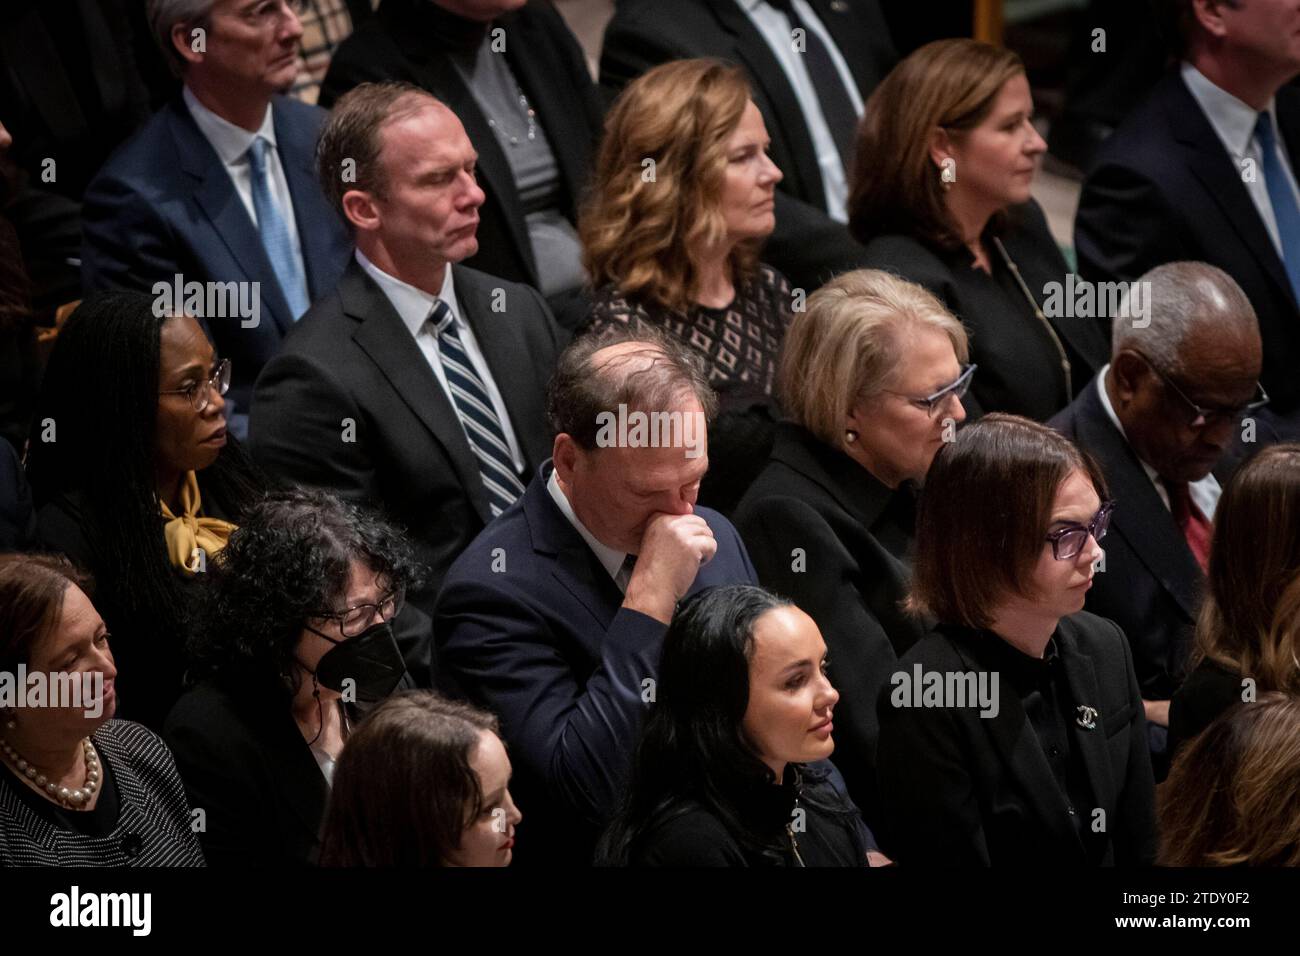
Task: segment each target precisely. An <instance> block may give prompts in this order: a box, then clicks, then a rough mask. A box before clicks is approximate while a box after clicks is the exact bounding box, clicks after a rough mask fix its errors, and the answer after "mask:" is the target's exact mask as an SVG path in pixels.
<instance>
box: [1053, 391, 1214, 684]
mask: <svg viewBox="0 0 1300 956" xmlns="http://www.w3.org/2000/svg"><path fill="white" fill-rule="evenodd" d="M1048 424H1050V425H1051V426H1052V427H1053V428H1055V429H1056V430H1057V431H1059V432H1061V433H1062V434H1063V435H1065V436H1066V437H1067V438H1069V439H1071V440H1072V441H1073V442H1074V443H1075V444H1077V445H1078V446H1079V447H1080V448H1082V449H1083V450H1084V451H1086V452H1088V453H1089V454H1090V455H1092V456H1093V458H1095V459H1096V460H1097V463H1098V464H1099V465H1100V466H1101V470H1102V473H1103V474H1104V475H1105V476H1106V483H1107V484H1108V485H1109V486H1110V496H1111V498H1113V499H1114V500H1115V514H1114V516H1113V517H1112V518H1111V520H1110V532H1109V534H1108V535H1107V536H1106V540H1105V541H1104V542H1103V543H1102V550H1103V551H1104V552H1105V554H1106V563H1105V570H1104V571H1099V572H1098V574H1097V576H1096V577H1095V578H1093V581H1092V588H1091V589H1090V590H1089V592H1088V597H1087V599H1086V601H1085V603H1084V608H1085V609H1087V610H1088V611H1091V612H1092V613H1093V614H1097V615H1099V616H1101V617H1108V618H1110V619H1111V620H1113V621H1114V622H1115V623H1116V624H1118V625H1119V626H1120V628H1121V629H1122V630H1123V631H1124V634H1125V636H1127V637H1128V641H1129V644H1130V645H1132V648H1133V666H1134V668H1135V669H1136V671H1137V679H1138V684H1139V685H1140V686H1141V688H1142V696H1143V697H1144V698H1146V699H1147V700H1168V699H1169V698H1170V696H1171V695H1172V694H1173V692H1174V690H1175V689H1177V687H1178V685H1179V684H1180V683H1182V679H1183V677H1184V672H1185V670H1186V664H1187V654H1188V651H1189V650H1190V646H1191V640H1192V634H1193V630H1194V627H1195V623H1196V614H1197V610H1198V606H1199V603H1200V599H1201V588H1202V586H1203V584H1204V581H1205V575H1204V574H1203V573H1202V571H1201V567H1200V565H1199V564H1197V563H1196V558H1195V557H1193V556H1192V550H1191V548H1189V547H1188V546H1187V539H1186V538H1184V537H1183V535H1182V532H1180V531H1179V530H1178V525H1177V524H1175V523H1174V518H1173V515H1171V514H1170V513H1169V509H1168V508H1167V507H1165V504H1164V502H1163V501H1161V500H1160V494H1159V493H1158V492H1157V491H1156V488H1155V485H1154V484H1152V482H1151V479H1150V478H1148V477H1147V474H1146V471H1144V470H1143V468H1142V464H1141V462H1140V461H1139V460H1138V457H1137V453H1136V452H1134V451H1133V449H1132V447H1131V446H1130V445H1129V443H1128V441H1127V440H1126V439H1125V438H1124V436H1123V434H1121V433H1120V431H1119V429H1117V428H1116V427H1115V425H1114V423H1113V422H1112V421H1111V420H1110V417H1109V416H1108V415H1107V414H1106V410H1105V408H1103V407H1102V404H1101V398H1100V397H1099V396H1098V395H1097V380H1096V379H1095V378H1094V379H1093V380H1092V381H1091V382H1089V383H1088V385H1087V386H1086V387H1085V388H1084V390H1083V391H1082V392H1081V393H1080V394H1079V397H1078V398H1076V399H1075V400H1074V402H1073V403H1072V404H1071V405H1070V406H1068V407H1067V408H1066V409H1065V410H1063V411H1062V412H1060V413H1059V414H1058V415H1057V416H1056V417H1055V418H1053V419H1052V420H1051V421H1050V422H1049V423H1048ZM1236 465H1237V459H1236V458H1232V457H1227V458H1225V459H1224V460H1223V462H1222V463H1221V464H1220V465H1219V467H1217V468H1215V470H1214V474H1215V477H1216V478H1218V479H1219V481H1220V482H1226V481H1227V478H1228V476H1229V475H1230V474H1231V473H1232V470H1233V469H1234V468H1235V467H1236Z"/></svg>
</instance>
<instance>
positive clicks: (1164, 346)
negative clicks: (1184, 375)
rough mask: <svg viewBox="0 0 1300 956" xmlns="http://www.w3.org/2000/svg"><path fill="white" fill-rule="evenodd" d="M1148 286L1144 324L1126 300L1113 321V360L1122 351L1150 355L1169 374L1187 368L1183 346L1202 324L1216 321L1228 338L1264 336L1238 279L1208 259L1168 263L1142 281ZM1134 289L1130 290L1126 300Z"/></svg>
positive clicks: (1153, 362) (1220, 334)
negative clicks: (1260, 333) (1235, 279)
mask: <svg viewBox="0 0 1300 956" xmlns="http://www.w3.org/2000/svg"><path fill="white" fill-rule="evenodd" d="M1137 281H1138V283H1142V284H1145V291H1146V301H1147V317H1148V319H1149V322H1147V323H1145V324H1142V325H1139V324H1138V323H1137V322H1136V321H1135V320H1134V318H1133V317H1132V316H1131V315H1130V310H1129V309H1128V308H1127V301H1125V303H1124V305H1123V306H1121V308H1119V309H1118V310H1117V311H1116V313H1115V318H1114V320H1113V321H1112V324H1111V352H1110V354H1111V358H1112V360H1113V359H1114V357H1115V356H1116V355H1118V354H1119V352H1120V350H1121V349H1126V348H1127V349H1133V350H1135V351H1137V352H1140V353H1141V354H1142V355H1144V356H1146V357H1147V358H1148V359H1149V360H1150V361H1151V362H1152V364H1154V365H1155V366H1156V368H1158V369H1159V370H1160V371H1162V372H1165V373H1166V374H1175V375H1176V374H1178V373H1180V372H1181V371H1183V368H1182V348H1183V343H1184V342H1186V341H1187V339H1188V337H1189V336H1190V335H1191V333H1192V332H1193V331H1194V330H1195V329H1197V328H1199V327H1200V326H1201V325H1202V324H1207V325H1213V327H1214V330H1215V334H1216V335H1219V336H1221V337H1222V338H1223V339H1224V340H1225V341H1232V340H1240V339H1243V338H1253V339H1256V340H1258V338H1259V320H1258V319H1257V318H1256V316H1255V310H1254V308H1253V307H1252V306H1251V304H1250V300H1249V299H1247V298H1246V294H1245V293H1244V292H1242V291H1241V286H1239V285H1237V283H1236V282H1235V281H1233V278H1232V277H1231V276H1230V275H1228V274H1227V273H1226V272H1224V271H1223V270H1222V269H1220V268H1218V267H1217V266H1212V265H1210V264H1209V263H1208V262H1166V263H1165V264H1163V265H1159V266H1156V267H1155V268H1154V269H1151V270H1150V271H1148V272H1147V273H1146V274H1144V275H1143V276H1142V277H1141V278H1140V279H1138V280H1137ZM1129 295H1131V288H1130V290H1129V291H1126V292H1125V297H1126V300H1127V298H1128V296H1129Z"/></svg>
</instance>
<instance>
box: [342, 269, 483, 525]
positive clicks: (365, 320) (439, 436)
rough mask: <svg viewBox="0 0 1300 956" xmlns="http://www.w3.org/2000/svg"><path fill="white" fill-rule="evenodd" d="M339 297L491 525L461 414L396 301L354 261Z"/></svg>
mask: <svg viewBox="0 0 1300 956" xmlns="http://www.w3.org/2000/svg"><path fill="white" fill-rule="evenodd" d="M339 296H340V298H341V299H342V302H343V311H344V312H345V313H346V314H347V315H349V316H351V317H352V318H354V319H356V320H357V321H358V322H359V323H360V325H359V326H358V327H357V330H356V332H354V333H353V336H352V340H353V341H354V342H356V343H357V346H358V347H359V348H360V349H361V350H362V351H363V352H365V353H366V355H367V356H369V357H370V360H371V361H372V362H374V363H375V366H376V367H377V368H378V369H379V371H380V373H381V374H383V376H384V377H385V378H386V379H388V382H389V384H390V385H392V386H393V391H394V392H396V393H397V397H398V398H400V399H401V400H402V402H403V403H405V404H406V406H407V407H408V408H410V409H411V411H412V412H413V413H414V414H415V416H416V417H417V418H419V419H420V421H421V422H422V423H423V424H424V427H425V428H427V429H428V430H429V433H430V434H431V435H432V436H433V438H434V440H435V441H437V442H438V444H439V445H441V446H442V449H443V452H444V453H445V454H446V456H447V458H448V460H450V462H451V465H452V468H453V469H454V470H455V472H456V476H457V478H458V479H459V480H460V483H461V485H462V486H463V487H464V488H465V489H466V491H467V492H468V493H469V497H470V500H471V501H473V502H474V507H475V510H477V511H478V513H479V517H481V518H482V519H483V521H484V523H486V522H487V521H489V520H490V519H491V517H492V512H491V509H490V508H489V507H488V501H487V493H486V492H485V491H484V490H483V479H482V476H481V475H480V474H479V470H478V462H477V459H475V457H474V453H473V451H471V450H470V447H469V441H468V440H467V439H466V438H465V431H464V429H463V428H462V427H461V424H460V417H459V416H458V415H457V414H456V410H455V408H453V407H452V404H451V401H450V400H449V399H448V398H447V394H446V393H445V392H444V391H443V390H442V387H441V386H440V385H439V384H438V379H437V378H436V377H435V376H434V374H433V370H432V369H431V368H429V363H428V361H427V360H426V359H425V357H424V353H423V352H421V351H420V347H419V346H418V345H416V343H415V339H414V338H413V337H412V336H411V333H410V332H409V331H408V330H407V328H406V326H405V325H404V324H403V323H402V320H401V318H400V317H399V316H398V314H397V311H396V310H395V309H394V308H393V306H392V303H391V302H389V301H388V297H387V296H386V295H384V293H383V292H382V291H381V290H380V288H379V287H378V286H377V285H375V283H374V282H373V281H371V279H370V277H369V276H368V275H366V274H365V272H364V270H362V268H361V266H360V265H358V264H357V262H356V260H355V259H353V260H352V261H351V262H349V263H348V266H347V269H346V270H345V271H344V273H343V279H342V280H341V281H340V282H339Z"/></svg>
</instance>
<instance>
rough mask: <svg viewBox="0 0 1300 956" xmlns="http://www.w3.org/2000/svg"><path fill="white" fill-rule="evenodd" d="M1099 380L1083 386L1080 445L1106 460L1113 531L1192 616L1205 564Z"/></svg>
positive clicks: (1079, 423) (1079, 428)
mask: <svg viewBox="0 0 1300 956" xmlns="http://www.w3.org/2000/svg"><path fill="white" fill-rule="evenodd" d="M1099 384H1100V383H1099V381H1098V380H1096V379H1094V380H1093V381H1092V382H1090V383H1089V384H1088V385H1087V386H1086V387H1085V389H1084V394H1083V403H1082V407H1081V408H1080V410H1079V411H1080V414H1079V422H1078V432H1079V436H1078V437H1079V444H1080V445H1082V446H1083V447H1084V448H1088V449H1091V450H1092V451H1093V453H1094V454H1095V455H1096V456H1097V457H1098V458H1099V459H1101V461H1103V462H1104V463H1105V464H1106V479H1107V482H1108V483H1109V484H1110V494H1111V497H1112V498H1114V500H1115V516H1114V517H1113V518H1112V519H1111V532H1110V533H1111V534H1118V535H1119V536H1120V537H1122V538H1123V539H1124V540H1125V541H1126V542H1127V543H1128V545H1129V547H1130V548H1132V549H1133V553H1134V554H1136V555H1137V556H1138V558H1139V559H1140V560H1141V561H1142V563H1143V564H1144V565H1146V568H1147V570H1148V571H1150V572H1151V575H1152V577H1154V578H1155V579H1156V580H1157V581H1159V582H1160V584H1161V586H1162V587H1164V589H1165V590H1166V591H1168V592H1169V593H1170V594H1172V595H1173V597H1174V599H1175V600H1176V601H1177V602H1178V604H1179V606H1180V607H1182V609H1183V610H1184V611H1185V612H1186V613H1187V615H1188V618H1189V619H1190V618H1192V617H1194V615H1195V613H1196V603H1197V599H1196V593H1195V590H1194V588H1193V587H1192V586H1191V585H1190V584H1188V582H1189V581H1196V580H1198V579H1199V577H1200V574H1201V570H1200V566H1199V565H1197V563H1196V559H1195V558H1194V557H1192V552H1191V549H1190V548H1188V546H1187V542H1186V541H1185V540H1184V539H1183V537H1182V535H1181V534H1179V532H1178V527H1177V525H1175V524H1174V521H1173V518H1172V517H1171V516H1170V515H1169V509H1168V508H1166V507H1165V504H1164V502H1163V501H1161V500H1160V495H1159V494H1158V493H1157V492H1156V489H1155V485H1154V484H1152V482H1151V479H1150V478H1148V477H1147V474H1146V472H1145V471H1144V470H1143V468H1142V465H1141V463H1140V462H1139V461H1138V458H1137V454H1136V453H1135V452H1134V451H1133V449H1132V448H1131V447H1130V446H1129V443H1128V441H1127V440H1125V438H1124V436H1123V435H1122V434H1120V432H1119V430H1118V429H1116V428H1115V425H1114V423H1112V422H1111V420H1110V417H1109V416H1108V415H1107V414H1106V410H1105V409H1104V408H1102V405H1101V399H1100V398H1099V397H1098V395H1097V387H1098V385H1099ZM1103 550H1104V548H1103ZM1103 573H1105V572H1103Z"/></svg>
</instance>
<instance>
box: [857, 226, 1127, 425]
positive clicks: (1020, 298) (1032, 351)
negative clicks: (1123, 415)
mask: <svg viewBox="0 0 1300 956" xmlns="http://www.w3.org/2000/svg"><path fill="white" fill-rule="evenodd" d="M1011 216H1012V219H1011V223H1010V226H1009V228H1008V230H1007V232H1006V234H1005V235H1003V236H1002V237H1001V238H1002V243H1003V245H1004V247H1005V248H1006V250H1007V254H1008V255H1009V256H1010V257H1011V259H1012V261H1013V262H1015V264H1016V265H1017V266H1018V267H1019V269H1020V274H1021V277H1022V278H1023V279H1024V282H1025V285H1026V286H1028V288H1029V291H1030V293H1031V294H1032V295H1033V296H1034V299H1035V301H1036V302H1037V303H1038V306H1039V308H1040V309H1043V312H1044V316H1045V317H1046V319H1047V321H1048V322H1049V323H1050V324H1051V327H1052V329H1053V330H1055V332H1056V335H1057V337H1058V338H1059V339H1060V341H1061V344H1062V346H1063V347H1064V348H1065V353H1066V357H1067V358H1068V359H1069V361H1070V366H1071V373H1070V377H1071V393H1070V394H1069V395H1067V393H1066V392H1065V375H1064V373H1063V371H1062V370H1061V367H1060V358H1059V354H1060V353H1058V352H1057V351H1056V346H1055V345H1054V344H1053V343H1052V341H1051V336H1050V334H1049V333H1048V332H1047V330H1046V329H1045V328H1044V327H1043V324H1042V322H1041V321H1040V320H1039V319H1038V318H1037V317H1036V316H1035V315H1034V314H1033V313H1032V312H1031V311H1030V307H1029V302H1028V301H1027V300H1026V299H1025V296H1024V293H1023V291H1022V290H1021V289H1020V288H1019V286H1018V285H1016V284H1015V283H1014V282H1013V281H1012V279H1011V277H1010V275H1009V274H1008V273H1005V271H1004V267H1003V265H1002V262H1001V256H1000V255H999V254H998V252H997V249H996V248H995V247H993V246H992V245H991V244H990V249H989V256H990V257H991V259H992V262H993V267H994V270H995V272H996V273H998V274H999V278H998V279H995V278H994V277H993V276H990V275H989V274H988V273H986V272H984V271H983V270H981V269H975V268H973V267H972V266H971V256H970V253H969V252H968V251H967V250H966V249H964V248H963V249H957V250H941V249H938V248H935V247H932V246H930V245H929V244H928V243H925V242H922V241H920V240H919V239H915V238H913V237H911V236H905V235H901V234H895V235H883V236H877V237H876V238H874V239H872V240H871V241H870V242H869V243H868V244H867V261H866V264H867V265H868V266H870V267H871V268H873V269H884V270H886V271H887V272H892V273H894V274H895V275H898V276H901V277H902V278H904V279H907V280H908V281H910V282H915V283H918V284H919V285H923V286H925V287H926V288H927V289H929V290H930V291H931V292H933V293H934V294H935V295H936V296H937V297H938V298H939V301H941V302H943V304H944V305H946V306H947V307H948V308H949V309H950V310H951V311H952V313H953V314H954V315H955V316H957V318H958V319H960V320H961V321H962V324H964V325H965V326H966V329H967V330H968V331H969V332H970V333H971V340H970V348H971V361H972V362H975V363H976V364H978V365H979V370H978V371H977V372H976V373H975V378H974V379H973V381H972V382H971V388H970V391H969V392H968V393H967V400H966V406H967V409H968V411H971V412H972V413H975V414H979V413H983V412H1012V413H1014V414H1017V415H1024V416H1026V417H1028V418H1033V419H1036V420H1038V421H1046V420H1047V419H1048V418H1050V417H1051V416H1052V415H1054V414H1055V413H1056V412H1058V411H1060V410H1061V409H1062V408H1064V407H1065V406H1066V405H1067V404H1068V403H1069V400H1070V399H1071V398H1073V397H1074V395H1077V394H1078V393H1079V390H1080V389H1081V388H1082V387H1083V385H1084V384H1085V383H1086V382H1087V381H1088V379H1090V378H1092V376H1093V375H1094V374H1095V373H1096V372H1097V370H1098V369H1099V368H1101V367H1102V366H1103V365H1105V364H1106V358H1107V354H1108V349H1107V346H1106V336H1105V335H1104V334H1103V333H1102V331H1101V329H1100V327H1099V325H1098V323H1097V321H1096V320H1094V319H1080V318H1069V317H1064V316H1059V317H1053V316H1051V315H1047V310H1046V309H1044V308H1043V307H1044V304H1045V303H1046V300H1047V292H1046V291H1045V287H1046V286H1047V284H1048V283H1049V282H1059V283H1062V284H1064V283H1065V281H1066V273H1068V272H1069V266H1068V265H1067V264H1066V261H1065V258H1064V256H1062V255H1061V250H1060V249H1059V248H1058V247H1057V245H1056V240H1055V239H1053V238H1052V234H1051V232H1050V230H1049V229H1048V228H1047V220H1046V219H1045V218H1044V216H1043V211H1042V209H1041V208H1039V206H1038V203H1036V202H1034V201H1033V200H1030V201H1029V202H1028V203H1026V204H1025V205H1024V206H1020V207H1017V208H1016V209H1014V210H1012V212H1011Z"/></svg>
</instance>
